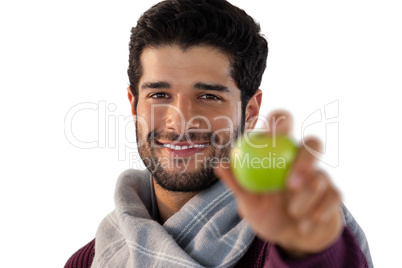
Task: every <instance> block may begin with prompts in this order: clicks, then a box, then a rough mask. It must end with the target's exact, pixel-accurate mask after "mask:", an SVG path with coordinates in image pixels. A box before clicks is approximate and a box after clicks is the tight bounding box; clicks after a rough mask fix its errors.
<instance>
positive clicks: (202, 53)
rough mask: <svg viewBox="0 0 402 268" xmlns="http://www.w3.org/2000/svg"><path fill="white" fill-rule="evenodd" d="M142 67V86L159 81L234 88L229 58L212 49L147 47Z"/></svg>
mask: <svg viewBox="0 0 402 268" xmlns="http://www.w3.org/2000/svg"><path fill="white" fill-rule="evenodd" d="M141 66H142V77H141V79H140V84H141V82H144V80H155V79H156V80H161V79H163V80H166V79H170V80H176V81H177V80H178V79H179V80H181V81H182V82H186V81H187V82H194V80H201V81H203V82H219V83H233V84H234V81H233V79H232V77H231V65H230V60H229V57H228V56H227V55H226V54H225V53H223V52H221V51H220V50H219V49H216V48H212V47H208V46H192V47H189V48H187V49H183V48H181V47H179V46H175V45H173V46H162V47H147V48H145V49H144V50H143V52H142V54H141ZM190 80H192V81H190ZM207 80H211V81H207ZM201 81H198V82H201Z"/></svg>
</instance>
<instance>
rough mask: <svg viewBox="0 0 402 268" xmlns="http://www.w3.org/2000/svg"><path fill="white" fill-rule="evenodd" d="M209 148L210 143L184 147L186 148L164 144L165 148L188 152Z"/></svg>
mask: <svg viewBox="0 0 402 268" xmlns="http://www.w3.org/2000/svg"><path fill="white" fill-rule="evenodd" d="M207 146H209V143H206V144H194V145H188V146H187V145H184V146H179V145H171V144H163V147H167V148H170V149H173V150H177V151H180V150H186V149H191V148H205V147H207Z"/></svg>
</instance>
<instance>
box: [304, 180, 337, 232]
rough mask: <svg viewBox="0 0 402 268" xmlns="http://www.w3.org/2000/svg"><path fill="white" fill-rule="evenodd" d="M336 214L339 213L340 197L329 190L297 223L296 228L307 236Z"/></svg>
mask: <svg viewBox="0 0 402 268" xmlns="http://www.w3.org/2000/svg"><path fill="white" fill-rule="evenodd" d="M337 213H340V195H339V192H338V191H337V190H335V189H334V188H329V189H328V191H326V193H325V195H324V197H323V199H322V200H321V202H319V203H318V204H317V206H316V208H314V209H313V211H312V213H311V214H309V215H307V216H305V217H304V218H303V219H302V220H301V221H300V222H299V225H298V228H299V230H300V231H301V232H303V233H305V234H308V233H310V232H311V231H312V230H313V229H314V228H315V227H317V226H318V225H322V224H326V223H327V222H328V221H330V220H331V219H332V218H333V217H334V216H335V215H336V214H337Z"/></svg>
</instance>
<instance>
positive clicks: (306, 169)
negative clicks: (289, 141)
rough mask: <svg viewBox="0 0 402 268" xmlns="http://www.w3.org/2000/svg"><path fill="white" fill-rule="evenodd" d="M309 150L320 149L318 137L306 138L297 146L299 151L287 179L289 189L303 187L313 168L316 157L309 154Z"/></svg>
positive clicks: (293, 189) (294, 189)
mask: <svg viewBox="0 0 402 268" xmlns="http://www.w3.org/2000/svg"><path fill="white" fill-rule="evenodd" d="M307 148H308V149H307ZM311 150H313V151H321V143H320V142H319V140H318V139H316V138H309V139H306V140H305V143H304V145H303V146H301V147H300V148H299V152H298V154H297V156H296V159H295V161H294V163H293V165H292V167H291V169H290V172H289V176H288V179H287V187H288V189H289V190H291V191H297V190H299V189H300V188H301V187H303V185H304V184H305V183H306V180H307V178H308V176H309V175H310V174H311V173H312V171H313V170H314V168H315V165H316V162H317V158H316V157H315V156H314V155H313V154H311Z"/></svg>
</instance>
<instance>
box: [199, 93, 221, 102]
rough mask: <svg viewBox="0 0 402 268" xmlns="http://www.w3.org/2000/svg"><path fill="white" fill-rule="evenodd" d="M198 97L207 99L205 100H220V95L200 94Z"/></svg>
mask: <svg viewBox="0 0 402 268" xmlns="http://www.w3.org/2000/svg"><path fill="white" fill-rule="evenodd" d="M200 99H203V100H207V101H219V100H222V99H221V98H220V97H218V96H215V95H212V94H204V95H201V96H200Z"/></svg>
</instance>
